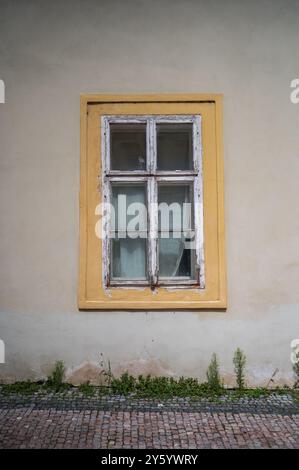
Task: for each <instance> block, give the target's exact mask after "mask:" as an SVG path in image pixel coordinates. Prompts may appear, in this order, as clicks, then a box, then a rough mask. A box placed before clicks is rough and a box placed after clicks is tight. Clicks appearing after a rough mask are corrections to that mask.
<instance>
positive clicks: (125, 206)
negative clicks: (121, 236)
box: [111, 182, 147, 231]
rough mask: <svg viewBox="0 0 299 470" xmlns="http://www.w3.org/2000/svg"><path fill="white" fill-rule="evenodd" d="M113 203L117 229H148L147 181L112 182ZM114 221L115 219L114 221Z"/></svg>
mask: <svg viewBox="0 0 299 470" xmlns="http://www.w3.org/2000/svg"><path fill="white" fill-rule="evenodd" d="M111 188H112V205H113V208H114V216H115V223H114V225H113V223H112V224H111V225H112V227H111V228H112V230H113V227H114V228H115V230H122V231H133V230H139V231H146V230H147V208H146V185H145V183H131V182H130V183H112V184H111ZM112 222H113V221H112Z"/></svg>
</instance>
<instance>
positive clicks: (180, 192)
mask: <svg viewBox="0 0 299 470" xmlns="http://www.w3.org/2000/svg"><path fill="white" fill-rule="evenodd" d="M204 98H205V99H204ZM222 177H223V175H222V153H221V97H219V96H217V95H216V96H215V95H212V96H210V95H209V96H208V97H201V95H199V96H198V95H196V96H195V97H194V96H193V95H192V96H189V95H186V96H184V97H182V96H178V97H177V96H175V97H174V96H172V95H162V96H159V97H155V96H144V97H143V96H131V97H130V96H129V97H123V96H120V97H119V96H118V97H112V96H102V95H99V96H88V95H87V96H84V97H82V108H81V193H80V207H81V217H80V282H79V307H80V308H94V309H128V308H129V309H155V308H158V309H161V308H164V309H172V308H178V309H179V308H185V309H189V308H224V307H225V306H226V286H225V266H224V233H223V232H224V230H223V194H222V191H223V184H222V183H223V182H222Z"/></svg>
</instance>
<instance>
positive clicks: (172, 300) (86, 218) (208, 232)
mask: <svg viewBox="0 0 299 470" xmlns="http://www.w3.org/2000/svg"><path fill="white" fill-rule="evenodd" d="M80 114H81V161H80V173H81V174H80V268H79V289H78V306H79V309H88V310H89V309H94V310H155V309H164V310H173V309H175V310H177V309H183V310H188V309H224V308H226V307H227V290H226V265H225V237H224V194H223V193H224V181H223V142H222V95H219V94H207V95H206V94H205V95H203V94H195V95H193V94H192V95H189V94H187V95H181V94H180V95H177V94H175V95H173V94H171V95H168V94H166V95H82V96H81V113H80ZM180 114H182V115H201V122H202V129H201V135H202V148H203V162H202V166H203V214H204V227H203V228H204V253H205V287H204V289H199V288H198V287H197V288H194V287H192V286H191V287H184V288H180V287H177V288H174V287H172V288H169V287H167V286H166V287H165V286H164V287H162V286H158V287H156V288H155V289H154V290H153V289H151V288H150V287H142V288H141V287H138V286H136V287H132V286H130V287H126V286H122V287H116V286H115V287H108V288H107V287H106V286H104V284H103V273H102V265H103V259H102V253H103V250H102V241H101V240H100V239H99V237H98V236H97V234H96V230H95V228H96V226H97V224H99V223H100V222H99V219H100V217H99V215H98V214H97V210H96V208H97V207H98V205H99V204H100V203H101V202H102V197H103V194H102V193H103V191H102V187H101V181H102V179H101V175H102V158H101V149H102V145H101V144H102V142H101V138H102V135H101V134H102V133H101V122H102V119H101V118H102V117H103V116H107V115H140V116H143V115H180Z"/></svg>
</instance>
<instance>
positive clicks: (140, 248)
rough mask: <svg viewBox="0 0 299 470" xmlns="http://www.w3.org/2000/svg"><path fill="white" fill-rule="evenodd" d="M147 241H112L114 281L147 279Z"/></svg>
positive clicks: (125, 239) (131, 239) (137, 239)
mask: <svg viewBox="0 0 299 470" xmlns="http://www.w3.org/2000/svg"><path fill="white" fill-rule="evenodd" d="M146 258H147V257H146V239H145V238H135V239H133V238H129V237H127V238H122V239H119V238H116V239H113V240H112V263H111V264H112V279H113V278H121V279H146V277H147V262H146V261H147V260H146Z"/></svg>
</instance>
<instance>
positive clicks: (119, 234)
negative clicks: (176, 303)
mask: <svg viewBox="0 0 299 470" xmlns="http://www.w3.org/2000/svg"><path fill="white" fill-rule="evenodd" d="M111 186H112V205H113V208H114V214H115V230H116V234H114V233H113V232H111V237H112V240H111V245H112V254H111V255H112V263H111V264H112V279H113V278H121V279H146V277H147V253H146V250H147V238H146V237H147V208H146V185H145V183H131V182H130V183H112V185H111ZM111 228H112V229H113V224H112V227H111ZM114 235H116V236H115V238H114Z"/></svg>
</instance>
